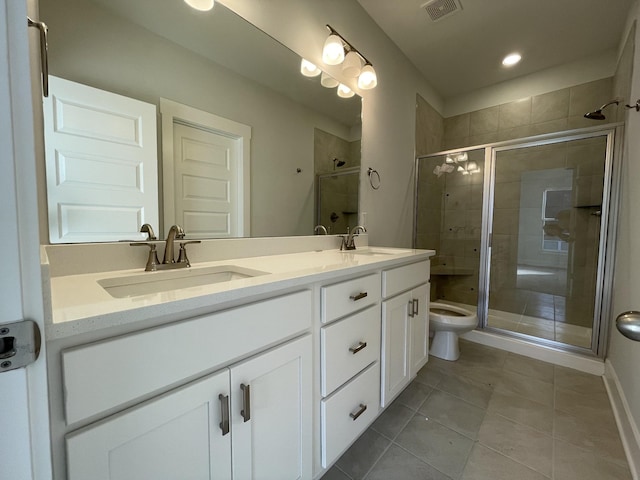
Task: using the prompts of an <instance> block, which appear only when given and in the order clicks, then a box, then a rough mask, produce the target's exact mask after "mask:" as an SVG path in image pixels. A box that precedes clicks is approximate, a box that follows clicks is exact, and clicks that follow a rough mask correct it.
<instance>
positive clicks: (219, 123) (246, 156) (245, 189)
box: [160, 98, 251, 237]
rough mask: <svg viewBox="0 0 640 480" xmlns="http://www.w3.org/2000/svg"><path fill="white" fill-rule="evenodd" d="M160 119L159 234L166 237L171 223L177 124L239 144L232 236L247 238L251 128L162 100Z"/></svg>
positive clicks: (249, 229) (249, 211) (248, 228)
mask: <svg viewBox="0 0 640 480" xmlns="http://www.w3.org/2000/svg"><path fill="white" fill-rule="evenodd" d="M160 116H161V117H162V121H161V124H162V187H163V193H162V199H163V202H162V203H163V207H162V210H163V214H162V218H164V227H163V228H161V229H160V230H161V231H164V232H165V233H166V231H167V230H168V229H169V227H170V226H171V225H173V224H174V223H175V208H174V205H175V204H174V202H173V196H174V194H175V192H174V190H175V189H174V181H175V179H174V174H173V173H174V150H173V148H174V144H173V125H174V124H175V123H176V122H177V123H181V124H184V125H187V126H190V127H194V128H200V129H203V130H206V131H210V132H212V133H215V134H218V135H223V136H226V137H230V138H232V139H235V140H237V141H239V143H240V155H239V158H238V164H237V169H238V170H237V176H238V190H239V191H238V195H237V196H236V199H235V200H236V201H237V202H238V212H242V218H241V219H240V221H239V222H238V232H237V235H236V236H238V237H249V236H250V235H251V127H250V126H248V125H244V124H242V123H238V122H235V121H233V120H229V119H227V118H224V117H220V116H218V115H214V114H212V113H209V112H205V111H204V110H198V109H197V108H193V107H190V106H188V105H184V104H181V103H178V102H174V101H173V100H168V99H166V98H160Z"/></svg>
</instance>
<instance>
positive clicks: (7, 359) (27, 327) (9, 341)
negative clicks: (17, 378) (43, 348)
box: [0, 320, 42, 373]
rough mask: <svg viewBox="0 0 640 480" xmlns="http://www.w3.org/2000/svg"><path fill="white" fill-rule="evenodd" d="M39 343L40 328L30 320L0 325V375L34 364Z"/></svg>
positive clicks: (40, 340)
mask: <svg viewBox="0 0 640 480" xmlns="http://www.w3.org/2000/svg"><path fill="white" fill-rule="evenodd" d="M41 342H42V338H41V336H40V328H38V324H37V323H36V322H34V321H32V320H23V321H21V322H14V323H3V324H0V373H3V372H8V371H9V370H15V369H16V368H22V367H26V366H27V365H29V364H30V363H33V362H35V361H36V359H37V358H38V355H39V354H40V345H41Z"/></svg>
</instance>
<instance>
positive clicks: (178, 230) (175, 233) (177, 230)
mask: <svg viewBox="0 0 640 480" xmlns="http://www.w3.org/2000/svg"><path fill="white" fill-rule="evenodd" d="M176 238H177V239H178V240H180V239H182V238H184V230H183V229H182V227H181V226H180V225H173V226H172V227H171V228H170V229H169V233H168V234H167V239H166V240H165V245H164V258H163V259H162V263H164V264H167V263H175V260H174V256H173V255H174V251H173V242H174V241H175V239H176Z"/></svg>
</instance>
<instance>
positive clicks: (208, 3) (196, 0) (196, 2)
mask: <svg viewBox="0 0 640 480" xmlns="http://www.w3.org/2000/svg"><path fill="white" fill-rule="evenodd" d="M184 3H186V4H187V5H189V6H190V7H191V8H193V9H195V10H199V11H201V12H208V11H209V10H211V9H212V8H213V4H214V0H184Z"/></svg>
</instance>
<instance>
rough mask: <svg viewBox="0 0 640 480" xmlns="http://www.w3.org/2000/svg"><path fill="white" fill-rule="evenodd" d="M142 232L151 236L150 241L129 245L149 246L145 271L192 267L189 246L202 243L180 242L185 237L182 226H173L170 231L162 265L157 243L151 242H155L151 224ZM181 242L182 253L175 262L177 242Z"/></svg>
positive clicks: (145, 225)
mask: <svg viewBox="0 0 640 480" xmlns="http://www.w3.org/2000/svg"><path fill="white" fill-rule="evenodd" d="M140 231H141V232H146V233H148V234H149V240H150V241H147V242H133V243H130V244H129V245H131V246H134V247H139V246H143V245H144V246H147V247H149V249H150V250H149V257H148V259H147V265H146V267H145V271H147V272H154V271H156V270H169V269H174V268H187V267H190V266H191V263H190V262H189V258H188V257H187V245H188V244H190V243H200V240H189V241H184V242H183V241H180V240H182V239H183V238H184V237H185V233H184V229H183V228H182V227H181V226H180V225H173V226H172V227H171V228H170V229H169V233H168V234H167V239H166V240H165V245H164V256H163V259H162V263H160V261H159V260H158V251H157V249H156V248H157V245H156V243H153V242H152V241H151V240H155V236H154V235H153V229H152V228H151V226H150V225H149V224H146V223H145V224H144V225H143V226H142V228H141V229H140ZM176 240H178V241H180V242H179V243H180V253H179V254H178V260H177V261H176V260H175V241H176Z"/></svg>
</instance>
